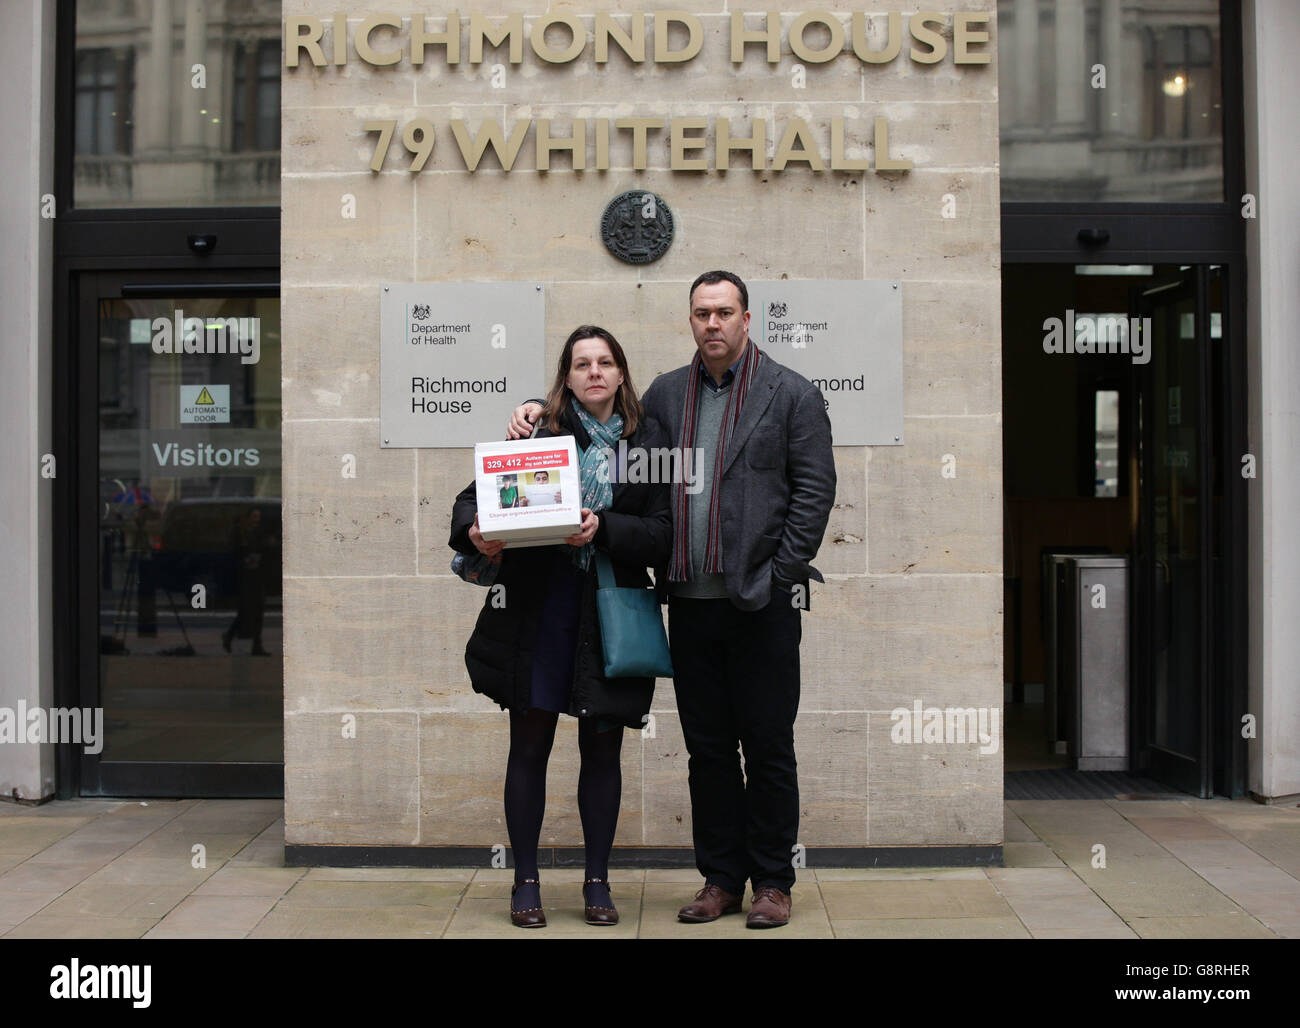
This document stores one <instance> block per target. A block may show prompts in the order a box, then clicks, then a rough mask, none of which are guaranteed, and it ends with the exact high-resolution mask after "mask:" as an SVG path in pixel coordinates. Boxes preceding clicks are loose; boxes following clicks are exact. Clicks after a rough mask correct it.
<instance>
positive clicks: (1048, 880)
mask: <svg viewBox="0 0 1300 1028" xmlns="http://www.w3.org/2000/svg"><path fill="white" fill-rule="evenodd" d="M988 876H989V880H990V882H991V883H992V884H993V885H994V886H996V888H997V891H998V893H999V895H1000V896H1001V897H1002V899H1003V900H1004V901H1005V902H1006V903H1007V904H1009V906H1010V908H1011V910H1012V911H1013V912H1014V914H1015V915H1016V917H1017V918H1019V919H1020V921H1021V922H1022V923H1023V924H1024V926H1025V927H1026V928H1027V929H1028V930H1029V932H1030V934H1032V935H1033V936H1034V938H1048V937H1056V938H1071V937H1088V936H1095V937H1097V938H1108V937H1130V936H1132V935H1133V932H1132V931H1130V930H1129V929H1128V928H1127V926H1126V925H1125V924H1124V921H1123V919H1122V918H1120V917H1119V916H1118V915H1117V914H1116V913H1115V911H1113V910H1111V909H1110V907H1108V906H1107V905H1106V904H1105V903H1103V902H1102V901H1101V899H1100V898H1099V897H1098V896H1097V895H1096V894H1095V893H1094V892H1093V891H1092V890H1091V889H1089V888H1088V886H1087V885H1085V884H1084V883H1083V882H1082V881H1080V880H1079V877H1078V875H1076V874H1075V873H1074V872H1073V871H1071V870H1070V869H1069V868H1051V867H1016V868H1010V867H1003V868H989V872H988ZM1055 933H1065V934H1055Z"/></svg>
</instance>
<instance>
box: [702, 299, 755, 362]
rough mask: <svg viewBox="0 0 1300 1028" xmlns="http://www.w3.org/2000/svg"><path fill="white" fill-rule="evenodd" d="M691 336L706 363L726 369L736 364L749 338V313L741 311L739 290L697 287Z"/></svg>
mask: <svg viewBox="0 0 1300 1028" xmlns="http://www.w3.org/2000/svg"><path fill="white" fill-rule="evenodd" d="M691 332H692V333H693V334H694V336H695V345H696V346H698V347H699V348H700V356H702V357H703V358H704V360H705V362H706V363H709V364H712V365H714V366H715V367H719V368H723V369H726V368H728V367H730V366H731V365H732V364H734V363H735V362H736V358H737V357H739V356H740V352H741V351H742V350H743V349H744V348H745V341H746V340H747V339H748V338H749V311H746V310H741V305H740V290H739V289H737V288H736V287H735V286H734V285H732V284H731V283H730V282H717V283H715V284H713V285H702V286H697V287H696V289H695V293H694V295H693V296H692V297H691Z"/></svg>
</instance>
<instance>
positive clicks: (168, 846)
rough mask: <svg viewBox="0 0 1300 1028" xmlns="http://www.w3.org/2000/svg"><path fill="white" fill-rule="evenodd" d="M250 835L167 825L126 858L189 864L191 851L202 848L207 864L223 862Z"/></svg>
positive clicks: (246, 841)
mask: <svg viewBox="0 0 1300 1028" xmlns="http://www.w3.org/2000/svg"><path fill="white" fill-rule="evenodd" d="M253 838H254V836H253V834H252V833H242V832H241V833H238V834H226V833H217V832H202V831H192V830H189V829H188V828H186V827H184V826H180V827H174V826H173V825H168V826H167V827H166V828H161V829H159V830H158V831H156V832H154V833H153V834H152V835H150V836H149V837H148V838H146V839H144V840H143V841H141V842H139V843H137V844H136V845H134V846H132V847H131V848H130V850H128V851H127V854H128V855H129V856H130V857H131V859H133V860H134V859H137V858H142V857H143V858H149V857H157V858H163V859H169V858H170V859H184V860H189V859H190V858H191V857H193V856H194V855H195V853H194V847H195V846H196V845H201V846H203V856H204V859H205V860H206V861H207V862H208V863H212V862H213V861H214V860H220V861H226V860H229V859H230V858H232V857H233V856H234V855H235V854H236V853H238V852H239V851H240V850H242V849H243V848H244V847H245V846H247V845H248V844H249V843H250V842H252V841H253Z"/></svg>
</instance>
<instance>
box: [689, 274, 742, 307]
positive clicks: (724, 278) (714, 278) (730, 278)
mask: <svg viewBox="0 0 1300 1028" xmlns="http://www.w3.org/2000/svg"><path fill="white" fill-rule="evenodd" d="M719 282H730V283H731V284H732V285H733V286H735V287H736V290H737V291H738V292H739V293H740V309H741V311H742V312H744V311H747V310H749V290H748V289H746V288H745V283H744V282H742V281H741V280H740V276H739V275H733V274H732V273H731V272H730V271H706V272H705V273H704V274H703V275H701V276H700V277H699V278H697V279H696V280H695V281H694V282H692V283H691V293H690V296H691V300H692V301H694V300H695V290H697V289H698V288H699V287H700V286H716V285H717V284H718V283H719Z"/></svg>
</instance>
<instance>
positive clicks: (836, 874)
mask: <svg viewBox="0 0 1300 1028" xmlns="http://www.w3.org/2000/svg"><path fill="white" fill-rule="evenodd" d="M817 880H818V881H819V882H893V881H903V882H913V881H950V882H982V881H985V878H984V870H983V868H978V867H837V868H824V869H821V870H819V871H818V872H817Z"/></svg>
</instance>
